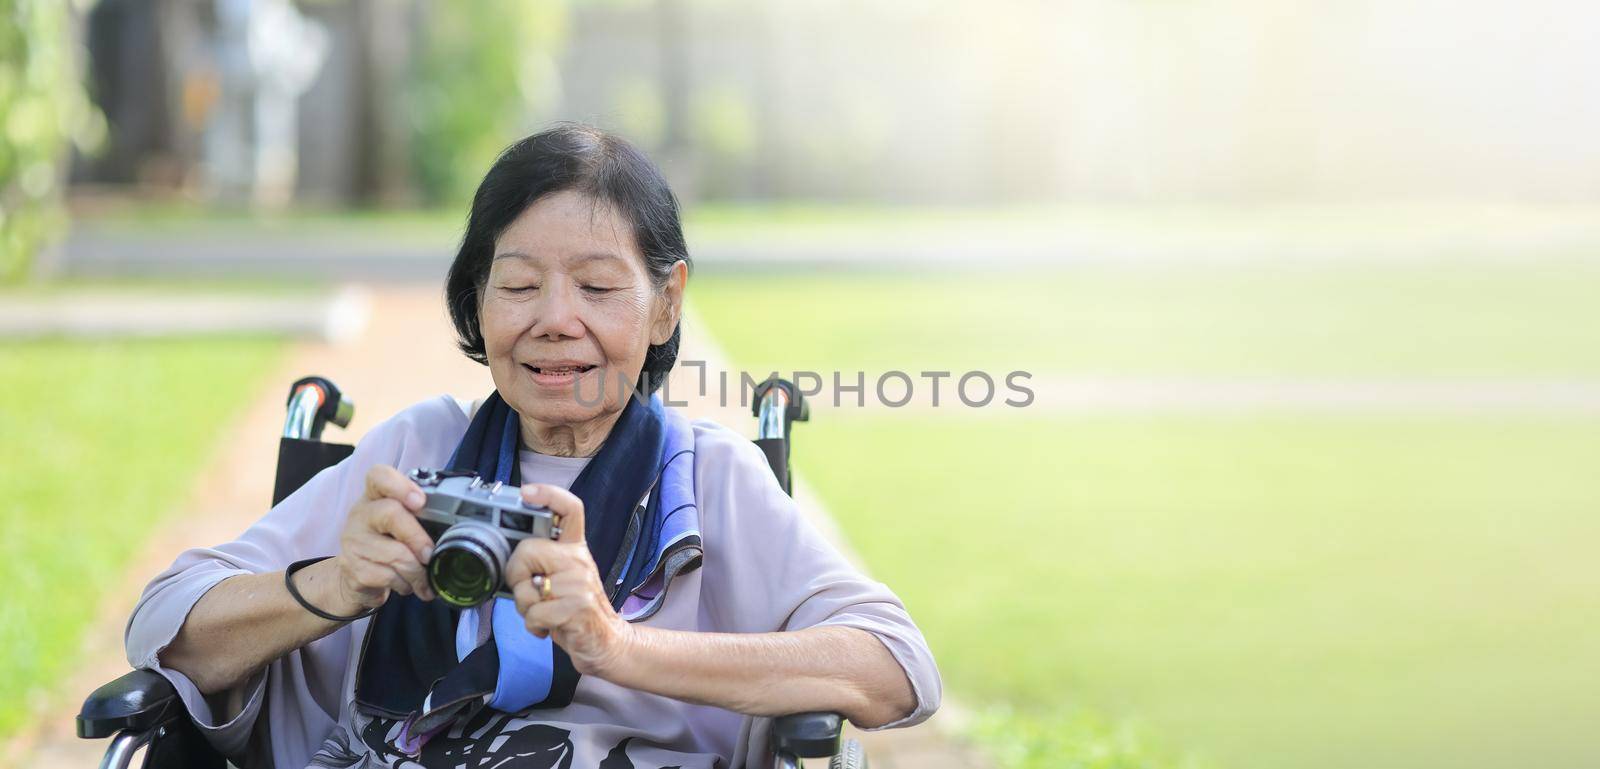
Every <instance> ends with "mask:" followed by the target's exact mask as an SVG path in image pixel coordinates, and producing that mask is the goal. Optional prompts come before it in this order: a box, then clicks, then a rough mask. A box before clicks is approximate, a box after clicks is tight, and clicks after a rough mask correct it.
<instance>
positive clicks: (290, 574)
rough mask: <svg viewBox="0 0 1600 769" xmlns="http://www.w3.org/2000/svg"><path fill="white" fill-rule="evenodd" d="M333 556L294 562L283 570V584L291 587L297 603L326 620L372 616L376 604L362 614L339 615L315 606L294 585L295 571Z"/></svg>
mask: <svg viewBox="0 0 1600 769" xmlns="http://www.w3.org/2000/svg"><path fill="white" fill-rule="evenodd" d="M332 557H333V556H331V555H325V556H322V557H321V558H307V559H305V560H304V561H295V562H294V563H291V564H289V568H287V569H284V570H283V586H284V587H287V588H289V595H291V596H293V597H294V602H295V603H297V604H300V605H301V606H302V607H304V608H305V610H306V611H308V612H311V613H312V614H315V615H317V616H318V617H321V618H323V619H325V620H328V621H329V622H355V621H356V620H358V619H364V618H366V617H370V616H372V613H373V612H375V611H377V610H378V607H376V606H374V607H372V608H370V609H368V610H366V611H364V612H361V613H360V614H352V615H350V616H348V617H341V616H339V615H337V614H329V613H327V612H325V611H323V610H321V609H318V608H317V607H315V606H312V605H311V602H310V601H307V600H306V599H305V596H302V595H300V591H299V590H297V589H295V586H294V573H295V572H297V571H299V570H301V569H304V568H305V567H307V566H310V565H311V564H314V563H321V562H322V561H326V560H328V559H329V558H332Z"/></svg>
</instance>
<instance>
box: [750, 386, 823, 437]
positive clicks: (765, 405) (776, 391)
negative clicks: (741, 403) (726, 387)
mask: <svg viewBox="0 0 1600 769" xmlns="http://www.w3.org/2000/svg"><path fill="white" fill-rule="evenodd" d="M755 398H756V401H755V404H754V405H753V406H752V407H751V409H750V411H751V413H753V414H754V415H755V417H756V438H757V439H758V440H765V439H775V440H785V439H787V438H788V437H789V426H790V425H791V424H793V423H795V422H805V421H808V420H809V419H811V404H809V403H807V402H806V396H805V394H804V393H802V392H800V390H799V389H798V388H796V387H795V386H794V383H793V382H790V381H789V380H787V379H782V378H779V377H772V378H771V379H768V380H767V381H765V382H762V383H761V384H759V385H757V386H756V389H755Z"/></svg>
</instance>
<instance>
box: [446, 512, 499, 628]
mask: <svg viewBox="0 0 1600 769" xmlns="http://www.w3.org/2000/svg"><path fill="white" fill-rule="evenodd" d="M510 554H511V543H509V542H507V541H506V538H505V537H504V536H503V535H501V534H500V532H498V531H495V529H494V528H493V527H492V526H488V525H486V524H483V523H478V522H476V521H463V522H461V523H457V524H456V525H454V526H451V527H450V528H449V529H447V530H446V531H445V533H444V536H442V537H440V538H439V542H438V544H437V545H435V546H434V548H433V558H432V559H430V560H429V561H428V584H429V585H432V586H433V591H434V592H435V593H437V594H438V595H439V597H440V598H442V599H444V601H445V603H448V604H451V605H453V606H460V607H463V608H468V607H472V606H477V605H478V604H480V603H483V602H484V601H487V600H489V599H490V598H491V597H493V596H494V592H495V590H497V589H499V587H500V583H501V569H502V568H503V567H504V566H505V562H506V558H507V557H508V556H509V555H510Z"/></svg>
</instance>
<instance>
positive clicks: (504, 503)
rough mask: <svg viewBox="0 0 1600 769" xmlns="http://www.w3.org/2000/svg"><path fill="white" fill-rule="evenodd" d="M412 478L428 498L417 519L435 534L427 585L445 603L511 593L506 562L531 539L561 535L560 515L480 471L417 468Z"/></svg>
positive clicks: (465, 605)
mask: <svg viewBox="0 0 1600 769" xmlns="http://www.w3.org/2000/svg"><path fill="white" fill-rule="evenodd" d="M410 478H411V480H413V481H415V482H416V483H417V485H418V486H421V487H422V491H423V493H425V494H426V495H427V497H428V501H427V502H426V503H424V505H423V507H422V512H420V513H418V514H417V520H418V521H419V522H421V523H422V528H423V530H424V531H426V532H428V536H430V537H432V538H433V558H432V559H431V560H429V561H428V584H429V585H432V586H433V591H434V592H435V593H437V594H438V595H439V597H440V598H441V599H443V600H444V601H445V602H446V603H449V604H451V605H453V606H460V607H463V608H468V607H472V606H477V605H478V604H481V603H483V602H484V601H487V600H489V599H490V598H492V597H494V596H495V595H502V596H506V597H510V595H511V591H510V589H509V588H507V586H506V584H505V568H506V562H507V560H508V559H510V557H511V551H512V549H513V548H515V547H516V546H517V543H518V542H521V541H522V540H524V539H527V538H529V537H543V538H545V539H557V538H559V537H560V536H561V517H560V516H558V515H556V514H555V513H553V512H551V511H550V510H548V509H546V508H543V507H538V506H535V505H528V504H525V503H524V502H523V501H522V490H521V489H520V488H519V487H516V486H507V485H505V484H503V483H500V482H498V481H497V482H493V483H485V482H484V481H483V479H481V478H479V477H477V475H476V474H474V473H471V472H465V471H456V470H427V469H422V468H418V469H416V470H412V471H411V473H410Z"/></svg>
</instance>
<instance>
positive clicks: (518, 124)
mask: <svg viewBox="0 0 1600 769" xmlns="http://www.w3.org/2000/svg"><path fill="white" fill-rule="evenodd" d="M458 11H459V9H452V8H450V7H448V6H446V7H438V8H431V9H427V11H426V13H427V19H426V21H425V22H424V23H425V24H426V28H427V33H426V34H425V35H424V36H423V40H422V42H421V49H422V50H421V51H420V52H419V55H418V56H417V57H416V58H415V65H414V66H415V70H414V71H413V72H412V74H411V75H410V77H409V78H408V93H407V96H408V102H407V109H406V112H407V114H408V115H409V116H410V118H411V123H410V128H411V131H412V134H411V146H412V150H413V151H412V156H411V157H412V163H413V167H414V168H415V170H416V184H417V188H418V191H419V193H420V195H421V198H422V200H423V201H424V202H425V203H427V204H433V205H437V204H442V203H458V202H461V201H463V200H466V199H468V198H470V197H471V196H472V191H473V189H474V188H476V187H477V184H478V180H479V178H481V177H482V175H483V169H484V168H486V167H487V166H488V164H489V162H490V161H492V160H493V158H494V156H495V155H497V154H499V152H500V150H502V149H504V148H505V146H506V145H507V144H510V143H511V142H513V141H515V140H516V139H518V138H521V137H522V136H524V135H526V134H527V130H526V127H527V126H528V125H529V124H530V123H532V122H533V121H534V120H535V117H534V116H535V115H537V114H538V113H539V112H541V111H542V110H541V109H540V108H541V107H543V108H544V109H548V106H547V105H548V104H549V102H550V101H551V99H552V98H553V97H554V96H555V95H556V94H554V93H552V91H553V90H554V89H555V88H556V84H555V78H556V72H555V70H554V57H555V55H556V54H557V53H559V51H560V46H561V43H562V41H563V40H564V38H565V37H566V34H567V30H566V17H567V8H566V6H565V5H564V4H563V3H561V2H558V1H557V0H533V1H532V2H530V1H529V0H486V1H485V2H483V3H480V4H478V5H477V6H475V7H474V8H473V9H472V12H470V13H461V12H458Z"/></svg>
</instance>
